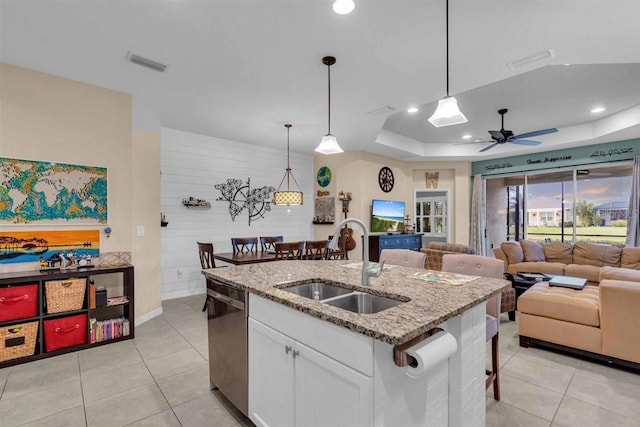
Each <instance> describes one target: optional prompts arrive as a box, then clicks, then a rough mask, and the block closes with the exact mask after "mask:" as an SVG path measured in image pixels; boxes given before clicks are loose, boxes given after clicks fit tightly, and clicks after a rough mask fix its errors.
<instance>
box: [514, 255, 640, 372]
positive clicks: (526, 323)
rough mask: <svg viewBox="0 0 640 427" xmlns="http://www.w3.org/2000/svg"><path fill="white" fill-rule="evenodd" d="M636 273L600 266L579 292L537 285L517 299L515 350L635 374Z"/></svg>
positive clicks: (638, 363) (639, 283)
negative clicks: (563, 354)
mask: <svg viewBox="0 0 640 427" xmlns="http://www.w3.org/2000/svg"><path fill="white" fill-rule="evenodd" d="M639 308H640V270H636V269H630V268H621V267H611V266H604V267H601V268H600V276H599V278H598V285H587V286H585V288H584V289H583V290H574V289H567V288H562V287H550V286H549V283H547V282H540V283H536V284H535V285H533V286H532V287H531V288H529V289H528V290H527V291H526V292H525V293H524V294H522V296H520V298H519V299H518V312H519V317H518V333H519V335H520V346H522V347H529V346H532V345H536V346H542V347H551V348H555V349H560V350H564V351H569V352H572V353H578V354H580V355H582V356H588V357H591V358H595V359H599V360H603V361H606V362H607V363H614V364H619V365H623V366H627V367H632V368H634V369H640V327H638V326H639V325H640V309H639Z"/></svg>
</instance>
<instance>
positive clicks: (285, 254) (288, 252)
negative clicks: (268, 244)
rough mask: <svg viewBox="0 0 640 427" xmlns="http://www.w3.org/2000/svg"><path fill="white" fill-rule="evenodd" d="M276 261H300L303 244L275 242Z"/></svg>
mask: <svg viewBox="0 0 640 427" xmlns="http://www.w3.org/2000/svg"><path fill="white" fill-rule="evenodd" d="M275 247H276V259H302V255H303V254H304V242H277V243H275Z"/></svg>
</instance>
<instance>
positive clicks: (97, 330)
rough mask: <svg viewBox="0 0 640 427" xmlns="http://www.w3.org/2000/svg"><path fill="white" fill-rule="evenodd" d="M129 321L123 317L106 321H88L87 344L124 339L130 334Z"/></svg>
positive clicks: (93, 319) (92, 319)
mask: <svg viewBox="0 0 640 427" xmlns="http://www.w3.org/2000/svg"><path fill="white" fill-rule="evenodd" d="M129 326H130V325H129V320H128V319H125V318H124V317H120V318H117V319H108V320H97V319H95V318H91V319H89V342H90V343H92V344H93V343H96V342H100V341H107V340H112V339H115V338H120V337H126V336H128V335H129V333H130V329H129Z"/></svg>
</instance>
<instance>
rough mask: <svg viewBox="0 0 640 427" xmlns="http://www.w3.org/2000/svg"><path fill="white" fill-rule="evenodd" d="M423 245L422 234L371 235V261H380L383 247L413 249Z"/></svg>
mask: <svg viewBox="0 0 640 427" xmlns="http://www.w3.org/2000/svg"><path fill="white" fill-rule="evenodd" d="M421 247H422V234H376V235H372V236H369V261H374V262H378V260H379V259H380V252H381V251H382V250H383V249H411V250H412V251H419V250H420V248H421Z"/></svg>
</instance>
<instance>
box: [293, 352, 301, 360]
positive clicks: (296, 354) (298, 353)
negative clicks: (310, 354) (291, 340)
mask: <svg viewBox="0 0 640 427" xmlns="http://www.w3.org/2000/svg"><path fill="white" fill-rule="evenodd" d="M299 355H300V352H299V351H298V350H293V358H294V359H295V358H296V357H298V356H299Z"/></svg>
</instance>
